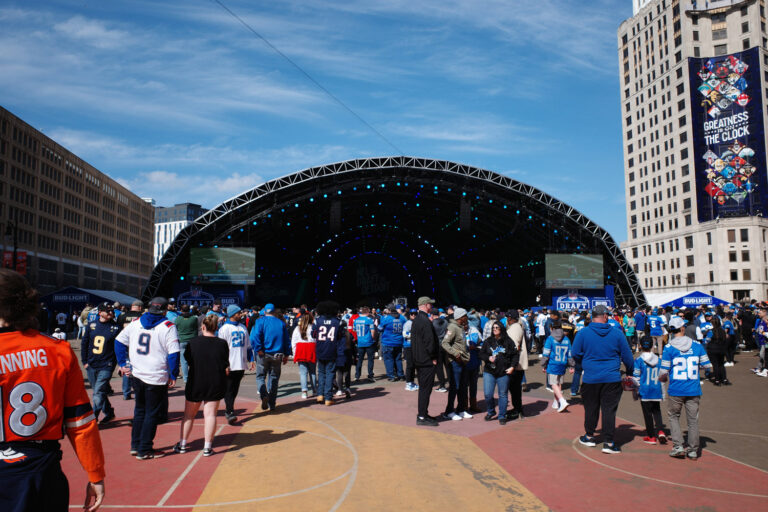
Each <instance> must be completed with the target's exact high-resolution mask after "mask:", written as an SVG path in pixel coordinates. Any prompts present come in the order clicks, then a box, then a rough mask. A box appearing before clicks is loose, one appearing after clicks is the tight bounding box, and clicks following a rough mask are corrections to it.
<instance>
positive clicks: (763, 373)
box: [755, 369, 768, 377]
mask: <svg viewBox="0 0 768 512" xmlns="http://www.w3.org/2000/svg"><path fill="white" fill-rule="evenodd" d="M755 375H757V376H759V377H768V369H765V370H763V371H761V372H757V373H756V374H755Z"/></svg>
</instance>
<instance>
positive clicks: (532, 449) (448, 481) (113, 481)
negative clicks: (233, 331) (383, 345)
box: [63, 343, 768, 512]
mask: <svg viewBox="0 0 768 512" xmlns="http://www.w3.org/2000/svg"><path fill="white" fill-rule="evenodd" d="M73 346H76V343H73ZM755 362H756V358H755V357H754V356H753V354H752V353H745V354H740V355H738V356H737V364H736V366H735V367H732V368H728V377H729V378H730V379H731V380H732V381H733V383H734V385H733V386H730V387H714V386H712V385H710V384H709V383H706V384H704V396H703V398H702V402H701V403H702V405H701V414H700V424H701V429H702V440H703V447H704V450H703V454H702V457H701V458H700V460H698V461H696V462H692V461H688V460H678V459H672V458H670V457H669V456H668V455H667V453H668V451H669V445H668V446H649V445H646V444H644V443H643V442H642V436H643V435H645V434H644V433H643V432H644V429H643V428H642V427H641V426H639V425H642V414H641V411H640V404H639V402H634V401H633V400H632V397H631V395H630V394H629V393H625V394H624V396H623V397H622V401H621V405H620V408H619V420H618V431H617V439H616V440H617V442H619V443H621V444H622V453H621V454H620V455H608V454H603V453H602V452H601V451H600V449H599V447H598V448H587V447H584V446H582V445H580V444H579V443H578V442H577V438H578V436H579V435H581V434H582V433H583V418H584V417H583V408H582V406H581V405H580V404H579V403H578V402H577V401H574V405H571V406H570V407H569V408H568V410H567V411H566V412H564V413H559V414H558V413H557V412H556V411H554V410H553V409H552V408H551V407H550V405H551V400H552V394H551V393H549V392H547V391H546V390H545V389H544V386H543V384H542V383H543V373H542V372H541V370H540V368H539V366H538V364H537V361H535V358H534V366H533V367H532V368H531V369H529V370H528V372H527V375H528V379H529V382H531V388H532V389H531V390H530V391H529V392H527V393H524V402H525V407H526V413H527V414H528V415H529V417H527V418H525V419H524V420H521V421H520V420H519V421H513V422H510V423H508V424H507V425H505V426H500V425H499V424H498V422H496V421H491V422H486V421H484V420H483V415H482V414H477V415H475V417H474V418H472V419H470V420H463V421H457V422H452V421H447V422H442V423H440V425H439V426H438V427H417V426H416V423H415V419H416V400H417V393H414V392H407V391H405V390H404V386H403V384H402V383H401V382H397V383H390V382H388V381H387V380H386V378H383V377H379V378H377V381H376V382H375V383H364V384H359V385H355V386H353V397H352V399H351V400H340V401H339V402H338V403H335V404H334V405H333V406H331V407H327V406H325V405H321V404H316V403H315V401H314V399H310V400H302V399H301V397H300V393H299V385H298V380H299V379H298V370H297V367H296V365H294V364H293V363H288V365H287V366H285V367H284V373H283V376H282V378H281V386H280V393H279V398H278V407H277V410H276V411H275V412H273V413H268V412H264V411H262V410H261V408H260V401H258V393H257V389H256V384H255V376H254V375H246V377H245V378H244V380H243V385H242V387H241V392H240V398H239V400H238V402H237V405H238V407H237V408H238V413H239V421H238V423H237V425H236V426H229V425H227V424H226V422H225V421H224V419H223V417H221V418H220V425H219V428H218V434H217V437H216V440H215V442H214V450H215V452H216V453H215V455H214V456H212V457H205V458H204V457H202V453H201V450H202V417H199V418H198V422H197V423H196V425H195V427H194V429H193V435H192V440H191V442H192V444H191V451H189V452H187V453H185V454H173V453H172V447H173V445H174V443H175V442H176V441H178V439H179V419H180V418H181V411H182V410H183V403H184V402H183V401H184V397H183V391H182V389H180V388H177V389H176V390H174V391H173V392H172V396H171V401H170V421H169V423H167V424H164V425H161V426H159V427H158V433H157V437H156V439H155V446H156V448H158V449H162V450H165V451H166V453H168V455H167V456H166V457H164V458H162V459H157V460H151V461H138V460H136V459H135V458H134V457H131V456H130V455H129V453H128V451H129V448H130V442H129V439H130V418H131V417H132V412H133V401H124V400H123V399H122V396H121V395H120V394H116V395H114V396H113V397H112V398H111V400H112V403H113V404H114V405H115V408H116V410H117V419H116V420H115V421H114V422H113V423H111V424H109V425H106V426H104V427H102V430H101V433H102V441H103V443H104V449H105V452H106V460H107V480H106V483H107V498H106V500H105V505H104V507H105V510H183V511H186V510H195V511H197V510H199V511H218V510H220V511H246V510H259V511H300V512H312V511H335V510H339V511H366V512H371V511H389V510H396V511H409V510H418V511H427V510H445V511H449V510H469V511H475V510H477V511H488V512H490V511H502V510H510V511H511V510H514V511H529V510H530V511H539V510H555V511H587V510H589V511H602V510H605V511H608V510H654V511H659V510H663V511H681V512H682V511H685V512H691V511H701V512H714V511H733V510H747V511H752V510H766V509H768V430H766V427H765V422H766V420H767V419H768V401H767V400H766V390H768V379H763V378H760V377H756V376H754V375H753V374H752V372H750V371H749V368H751V367H752V366H754V363H755ZM383 374H384V368H383V364H382V363H381V362H380V361H377V362H376V375H377V377H378V376H383ZM180 383H181V381H180ZM479 384H480V386H479V387H480V391H479V394H478V398H479V399H480V400H481V406H482V403H483V402H482V382H480V383H479ZM112 385H113V388H114V389H115V390H119V389H120V379H119V378H115V379H113V382H112ZM182 385H183V383H182ZM566 396H567V395H566ZM446 398H447V395H446V394H443V393H432V401H431V405H430V414H432V415H437V414H438V413H440V412H442V410H443V409H444V407H445V403H446ZM662 409H663V410H664V411H665V414H664V417H665V423H666V407H665V406H664V405H662ZM220 415H221V412H220ZM63 444H64V460H63V465H64V468H65V471H66V472H67V474H68V475H69V479H70V487H71V499H70V503H71V508H78V507H80V506H82V502H81V500H82V498H83V488H84V487H85V475H84V473H83V471H82V470H81V469H80V468H79V465H78V463H77V460H76V458H75V456H74V454H73V452H72V450H71V448H70V447H69V444H68V443H66V442H65V443H63Z"/></svg>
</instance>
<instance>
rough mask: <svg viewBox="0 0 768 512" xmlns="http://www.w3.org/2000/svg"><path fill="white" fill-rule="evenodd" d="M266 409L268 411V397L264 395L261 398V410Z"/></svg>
mask: <svg viewBox="0 0 768 512" xmlns="http://www.w3.org/2000/svg"><path fill="white" fill-rule="evenodd" d="M267 409H269V397H268V396H267V395H264V396H263V397H261V410H262V411H266V410H267Z"/></svg>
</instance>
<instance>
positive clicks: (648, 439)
mask: <svg viewBox="0 0 768 512" xmlns="http://www.w3.org/2000/svg"><path fill="white" fill-rule="evenodd" d="M643 442H644V443H645V444H656V438H655V437H648V436H645V437H644V438H643Z"/></svg>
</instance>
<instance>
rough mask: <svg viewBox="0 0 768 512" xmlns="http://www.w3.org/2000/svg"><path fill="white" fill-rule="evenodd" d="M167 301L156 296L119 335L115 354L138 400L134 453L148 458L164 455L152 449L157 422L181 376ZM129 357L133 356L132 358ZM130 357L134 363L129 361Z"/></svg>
mask: <svg viewBox="0 0 768 512" xmlns="http://www.w3.org/2000/svg"><path fill="white" fill-rule="evenodd" d="M167 306H168V301H167V300H166V299H165V298H164V297H155V298H154V299H152V300H151V301H150V302H149V311H148V312H146V313H144V314H143V315H141V317H139V321H137V322H131V323H130V324H127V325H126V327H125V329H123V330H122V332H121V333H120V334H118V335H117V338H116V339H115V341H117V343H115V355H116V356H117V364H118V365H120V368H121V370H122V373H123V375H129V376H131V377H132V381H133V389H134V391H135V392H136V402H135V406H134V409H133V427H132V429H131V455H135V456H136V458H137V459H139V460H148V459H155V458H158V457H162V456H163V455H165V454H164V453H163V452H161V451H156V450H155V449H154V448H153V443H154V439H155V433H156V432H157V425H158V424H159V423H160V422H161V420H162V415H163V413H164V411H165V413H166V414H167V411H168V388H172V387H173V386H174V385H175V384H176V378H177V377H178V375H179V337H178V334H177V332H176V325H175V324H174V323H173V322H171V321H170V320H168V319H167V318H166V317H165V315H166V309H167ZM129 356H130V357H129ZM129 358H130V361H131V365H130V366H128V365H127V364H126V361H127V360H128V359H129Z"/></svg>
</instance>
